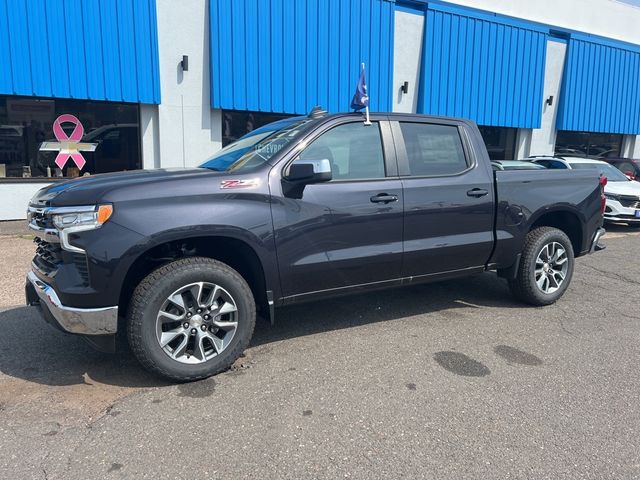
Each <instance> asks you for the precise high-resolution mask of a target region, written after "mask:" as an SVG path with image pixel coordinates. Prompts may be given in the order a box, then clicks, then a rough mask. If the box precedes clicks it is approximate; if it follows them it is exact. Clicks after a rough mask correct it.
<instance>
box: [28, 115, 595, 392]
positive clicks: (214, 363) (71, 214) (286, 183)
mask: <svg viewBox="0 0 640 480" xmlns="http://www.w3.org/2000/svg"><path fill="white" fill-rule="evenodd" d="M603 209H604V196H603V190H602V184H601V181H600V178H599V175H598V172H597V171H595V170H583V171H549V170H546V169H542V170H511V171H493V169H492V165H491V161H490V160H489V157H488V155H487V151H486V149H485V146H484V144H483V141H482V137H481V135H480V132H479V130H478V128H477V127H476V125H475V124H474V123H472V122H469V121H466V120H461V119H455V118H443V117H431V116H421V115H409V114H372V115H371V123H370V124H368V123H366V122H363V120H362V117H361V116H360V115H358V114H333V115H329V114H326V112H323V111H321V110H319V109H314V110H313V111H312V112H311V113H310V114H309V115H308V116H305V117H295V118H289V119H285V120H280V121H278V122H275V123H272V124H269V125H266V126H264V127H262V128H259V129H257V130H254V131H252V132H251V133H249V134H247V135H246V136H244V137H242V138H240V139H239V140H237V141H236V142H234V143H233V144H231V145H229V146H227V147H226V148H224V149H222V150H221V151H219V152H218V153H216V154H215V155H213V156H212V157H211V158H210V159H209V160H207V161H205V162H204V163H203V164H202V165H201V166H200V167H199V168H190V169H175V170H140V171H134V172H123V173H114V174H105V175H95V176H90V177H82V178H78V179H75V180H72V181H68V182H64V183H57V184H54V185H52V186H49V187H46V188H44V189H42V190H40V191H39V192H38V193H37V194H36V195H35V196H34V197H33V199H32V200H31V203H30V205H29V225H30V228H31V229H32V230H33V231H34V233H35V236H36V238H35V242H36V244H37V252H36V255H35V257H34V259H33V270H32V271H31V272H30V273H29V274H28V278H27V285H26V296H27V302H28V303H29V304H31V305H37V306H39V307H40V308H41V310H42V312H43V314H44V317H45V319H46V320H48V321H49V322H50V323H52V324H54V325H56V326H58V327H59V328H61V329H62V330H64V331H66V332H70V333H75V334H78V335H82V336H84V337H85V338H87V339H88V340H90V341H91V342H92V343H93V344H94V345H96V346H98V347H100V348H102V349H112V348H113V345H114V344H115V342H114V338H115V335H116V334H118V333H126V338H127V339H128V343H129V345H130V347H131V349H132V350H133V352H134V353H135V355H136V356H137V358H138V359H139V360H140V362H141V363H142V365H144V366H145V367H146V368H148V369H149V370H150V371H152V372H155V373H157V374H160V375H162V376H164V377H167V378H170V379H173V380H176V381H188V380H194V379H199V378H204V377H207V376H210V375H213V374H216V373H218V372H220V371H223V370H225V369H226V368H228V367H229V366H230V365H231V364H232V363H233V361H234V360H235V359H236V358H237V357H238V356H239V355H240V354H241V353H242V351H243V350H244V349H245V348H246V347H247V345H248V344H249V341H250V339H251V336H252V333H253V329H254V325H255V321H256V311H259V312H261V313H262V315H263V316H265V317H267V318H269V319H270V320H271V321H272V322H273V321H274V320H275V315H276V309H277V307H280V306H282V305H290V304H294V303H299V302H306V301H312V300H320V299H323V298H328V297H334V296H337V295H343V294H347V293H354V292H361V291H365V290H372V289H379V288H385V287H395V286H401V285H410V284H415V283H419V282H432V281H437V280H444V279H452V278H456V277H462V276H466V275H473V274H477V273H481V272H485V271H495V272H497V274H498V275H499V276H500V277H502V278H504V279H506V280H507V281H508V283H509V285H510V287H511V290H512V292H513V294H514V295H515V296H516V297H517V298H518V299H520V300H521V301H523V302H524V303H527V304H530V305H536V306H541V305H549V304H552V303H554V302H555V301H556V300H558V299H559V298H560V297H561V296H562V295H563V294H564V292H565V291H566V289H567V287H568V286H569V284H570V282H571V278H572V274H573V269H574V261H575V258H576V257H580V256H582V255H585V254H588V253H590V252H594V251H596V250H598V249H600V248H601V247H600V246H599V244H598V241H599V239H600V237H601V236H602V235H603V233H604V229H603V228H602V224H603ZM496 281H499V280H496Z"/></svg>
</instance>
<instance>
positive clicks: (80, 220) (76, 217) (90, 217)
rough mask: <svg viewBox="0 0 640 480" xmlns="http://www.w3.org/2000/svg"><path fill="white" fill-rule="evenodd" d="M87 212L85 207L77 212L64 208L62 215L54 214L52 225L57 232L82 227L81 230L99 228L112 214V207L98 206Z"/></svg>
mask: <svg viewBox="0 0 640 480" xmlns="http://www.w3.org/2000/svg"><path fill="white" fill-rule="evenodd" d="M92 208H93V210H89V211H88V209H87V208H86V207H83V208H78V210H77V211H74V209H73V208H72V207H71V208H69V207H65V210H66V211H65V212H64V213H57V214H56V213H54V215H53V224H54V225H55V226H56V228H58V229H59V230H64V229H65V228H72V227H73V228H75V227H82V230H90V229H92V228H99V227H101V226H102V225H103V224H104V223H105V222H106V221H107V220H109V218H110V217H111V215H112V214H113V205H98V206H96V207H92Z"/></svg>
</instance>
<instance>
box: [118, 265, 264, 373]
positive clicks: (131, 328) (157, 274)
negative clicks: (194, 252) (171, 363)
mask: <svg viewBox="0 0 640 480" xmlns="http://www.w3.org/2000/svg"><path fill="white" fill-rule="evenodd" d="M203 266H207V267H208V268H211V269H214V270H218V271H219V272H220V273H223V274H225V275H232V276H235V277H237V278H236V279H237V280H239V283H240V286H241V288H242V290H243V292H242V293H243V294H244V295H247V296H248V298H250V299H251V302H250V305H251V306H252V307H251V308H252V311H250V312H249V315H250V317H249V318H252V319H253V320H254V321H252V322H251V325H250V328H251V330H250V332H249V335H248V339H249V340H250V339H251V336H252V335H253V330H254V327H255V315H256V311H255V301H254V299H253V293H252V291H251V288H249V285H248V284H247V282H246V281H245V280H244V278H243V277H242V276H241V275H240V274H239V273H237V272H236V271H235V270H233V269H232V268H231V267H229V266H228V265H226V264H224V263H222V262H219V261H218V260H214V259H212V258H208V257H188V258H182V259H179V260H175V261H173V262H171V263H167V264H165V265H163V266H161V267H159V268H158V269H156V270H154V271H152V272H151V273H150V274H149V275H147V276H146V277H145V278H144V279H143V280H142V282H140V284H138V286H137V287H136V289H135V290H134V292H133V296H132V297H131V304H130V309H129V316H128V322H127V334H128V335H127V337H128V339H129V346H130V347H131V350H132V351H133V353H134V355H135V356H136V358H137V359H138V361H139V362H140V363H141V364H142V366H143V367H144V368H146V369H147V370H150V371H152V372H155V373H157V374H159V375H161V376H163V377H165V378H169V379H172V380H175V381H180V382H191V381H194V380H200V379H203V378H207V377H210V376H212V375H216V374H218V373H221V372H223V371H225V370H227V369H228V368H229V367H230V366H231V365H232V364H233V362H234V361H235V360H236V359H237V358H238V357H239V356H240V355H241V354H242V352H243V351H244V350H245V349H246V348H247V346H248V344H249V340H247V341H245V342H242V341H241V342H238V343H237V344H236V346H235V347H234V348H233V350H232V351H231V352H230V353H229V354H227V356H228V358H229V359H230V360H229V361H226V362H224V363H221V364H220V365H218V367H217V368H215V369H214V370H211V371H210V372H207V374H197V375H180V376H176V375H174V374H173V373H171V372H169V371H167V370H166V369H164V368H163V367H162V366H161V365H158V363H157V362H155V361H154V360H153V359H152V358H151V357H150V355H149V352H148V351H147V350H146V348H144V344H143V341H142V322H143V318H144V310H145V308H146V307H147V305H148V300H149V297H150V296H151V295H152V293H153V289H154V288H155V286H156V284H157V283H158V282H159V281H160V280H161V279H163V278H165V277H167V276H169V275H171V274H173V273H175V272H176V271H188V270H190V269H191V270H196V269H197V268H202V267H203ZM225 353H226V351H225Z"/></svg>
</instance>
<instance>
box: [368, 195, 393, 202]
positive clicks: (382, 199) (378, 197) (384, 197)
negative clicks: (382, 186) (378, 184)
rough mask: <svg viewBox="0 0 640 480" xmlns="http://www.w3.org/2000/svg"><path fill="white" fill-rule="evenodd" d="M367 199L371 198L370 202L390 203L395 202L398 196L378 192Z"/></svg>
mask: <svg viewBox="0 0 640 480" xmlns="http://www.w3.org/2000/svg"><path fill="white" fill-rule="evenodd" d="M369 200H371V202H372V203H391V202H397V201H398V196H397V195H389V194H386V193H379V194H378V195H374V196H373V197H371V198H370V199H369Z"/></svg>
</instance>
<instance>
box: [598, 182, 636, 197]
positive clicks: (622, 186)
mask: <svg viewBox="0 0 640 480" xmlns="http://www.w3.org/2000/svg"><path fill="white" fill-rule="evenodd" d="M604 191H605V193H611V194H613V195H633V196H636V197H640V182H635V181H632V182H609V183H607V186H606V187H604Z"/></svg>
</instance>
